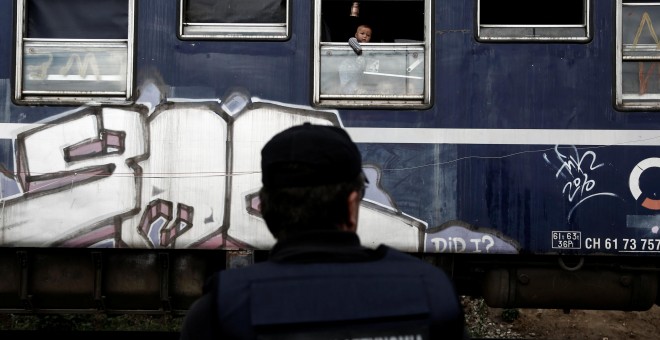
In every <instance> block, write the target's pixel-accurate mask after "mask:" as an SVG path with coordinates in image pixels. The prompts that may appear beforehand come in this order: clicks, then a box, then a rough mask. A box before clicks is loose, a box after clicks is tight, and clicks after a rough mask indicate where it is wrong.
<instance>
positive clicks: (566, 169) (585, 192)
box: [543, 145, 618, 219]
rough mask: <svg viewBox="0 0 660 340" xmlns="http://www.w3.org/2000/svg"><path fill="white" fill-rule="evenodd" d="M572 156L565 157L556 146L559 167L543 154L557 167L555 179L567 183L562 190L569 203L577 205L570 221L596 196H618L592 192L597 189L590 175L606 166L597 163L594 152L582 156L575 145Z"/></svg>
mask: <svg viewBox="0 0 660 340" xmlns="http://www.w3.org/2000/svg"><path fill="white" fill-rule="evenodd" d="M571 150H572V152H573V154H572V155H565V154H563V153H562V152H561V151H560V150H559V145H555V148H554V151H555V154H554V156H555V157H556V160H557V161H558V162H559V164H560V165H559V166H558V167H557V166H555V165H554V164H553V163H552V161H550V159H549V158H548V155H547V154H546V153H543V159H544V160H545V161H546V163H548V164H549V165H551V166H555V168H556V169H557V172H556V173H555V178H559V177H560V176H561V178H562V180H565V181H566V183H565V184H564V186H563V188H562V191H561V192H562V194H564V195H566V199H568V201H569V202H571V203H573V202H575V201H577V202H575V204H574V205H573V207H572V208H571V210H570V211H569V213H568V219H570V218H571V215H572V214H573V211H574V210H575V208H577V206H578V205H580V204H581V203H583V202H584V201H586V200H587V199H590V198H593V197H596V196H614V197H618V196H617V195H616V194H614V193H611V192H597V193H596V192H592V191H594V189H595V187H596V181H595V180H594V179H593V178H590V177H589V174H590V173H591V172H593V171H594V170H596V169H598V168H600V167H602V166H604V165H605V164H604V163H598V164H597V163H596V153H595V152H594V151H591V150H589V151H587V152H584V153H583V154H582V155H580V151H579V150H578V149H577V148H576V147H575V146H574V145H573V146H571Z"/></svg>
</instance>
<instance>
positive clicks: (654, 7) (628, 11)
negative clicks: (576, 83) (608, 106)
mask: <svg viewBox="0 0 660 340" xmlns="http://www.w3.org/2000/svg"><path fill="white" fill-rule="evenodd" d="M616 22H617V30H616V44H617V46H616V47H617V48H616V106H617V108H619V109H650V110H658V109H660V37H659V36H658V34H657V33H656V32H658V33H660V3H658V2H657V1H643V0H642V1H639V0H637V1H626V0H617V11H616Z"/></svg>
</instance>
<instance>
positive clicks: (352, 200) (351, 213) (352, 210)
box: [342, 191, 362, 233]
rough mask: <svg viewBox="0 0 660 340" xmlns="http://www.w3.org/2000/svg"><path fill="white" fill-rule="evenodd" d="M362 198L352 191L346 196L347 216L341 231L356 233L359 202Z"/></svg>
mask: <svg viewBox="0 0 660 340" xmlns="http://www.w3.org/2000/svg"><path fill="white" fill-rule="evenodd" d="M361 201H362V197H361V195H360V193H359V192H357V191H353V192H351V193H350V194H349V195H348V199H347V202H346V203H347V205H348V216H347V219H346V223H345V224H344V226H343V227H342V231H350V232H353V233H355V232H357V224H358V215H359V210H360V202H361Z"/></svg>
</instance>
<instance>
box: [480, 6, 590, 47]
mask: <svg viewBox="0 0 660 340" xmlns="http://www.w3.org/2000/svg"><path fill="white" fill-rule="evenodd" d="M590 1H591V0H551V1H530V0H508V1H501V0H477V6H476V11H477V14H476V16H477V25H476V26H477V27H476V32H477V34H476V35H477V40H479V41H539V40H540V41H565V42H584V41H588V40H589V39H591V32H590V24H589V21H590V20H589V19H590V10H589V7H590Z"/></svg>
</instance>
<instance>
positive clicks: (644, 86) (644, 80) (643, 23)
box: [632, 12, 660, 95]
mask: <svg viewBox="0 0 660 340" xmlns="http://www.w3.org/2000/svg"><path fill="white" fill-rule="evenodd" d="M644 27H648V31H649V34H650V36H651V38H652V39H653V41H654V42H655V44H656V48H658V47H660V39H658V35H657V34H656V33H655V29H654V28H653V22H652V21H651V17H650V16H649V14H648V13H647V12H644V13H643V14H642V19H641V20H640V22H639V27H638V28H637V32H636V33H635V37H634V39H633V42H632V46H633V49H634V48H637V47H638V45H639V43H640V42H639V41H640V38H641V35H642V31H643V30H644ZM640 47H641V46H640ZM638 67H639V72H638V74H639V75H638V77H639V94H640V95H643V94H645V93H646V92H647V91H648V84H649V79H650V78H651V76H652V75H653V74H654V73H656V72H660V70H658V69H657V67H656V63H652V64H651V66H649V68H648V70H645V69H644V62H639V63H638Z"/></svg>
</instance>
